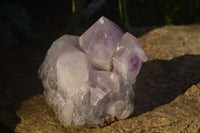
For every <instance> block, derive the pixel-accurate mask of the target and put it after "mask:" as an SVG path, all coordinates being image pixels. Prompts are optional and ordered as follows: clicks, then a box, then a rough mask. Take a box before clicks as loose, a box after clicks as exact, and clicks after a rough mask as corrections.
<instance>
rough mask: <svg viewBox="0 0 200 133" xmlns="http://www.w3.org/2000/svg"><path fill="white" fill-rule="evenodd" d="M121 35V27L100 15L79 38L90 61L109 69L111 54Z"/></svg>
mask: <svg viewBox="0 0 200 133" xmlns="http://www.w3.org/2000/svg"><path fill="white" fill-rule="evenodd" d="M122 36H123V32H122V31H121V29H120V28H119V27H118V26H117V25H116V24H114V23H113V22H111V21H110V20H108V19H107V18H105V17H101V18H100V19H99V20H98V21H97V22H96V23H95V24H94V25H92V26H91V27H90V28H89V29H88V30H87V31H86V32H85V33H83V34H82V35H81V36H80V38H79V41H80V46H81V48H82V49H83V50H84V51H85V52H86V53H87V54H88V56H90V61H91V63H92V64H93V65H94V66H95V67H97V68H99V69H104V70H107V71H109V70H110V68H111V64H112V55H113V53H114V51H115V49H116V47H117V44H118V42H119V41H120V39H121V37H122Z"/></svg>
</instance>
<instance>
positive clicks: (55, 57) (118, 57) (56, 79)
mask: <svg viewBox="0 0 200 133" xmlns="http://www.w3.org/2000/svg"><path fill="white" fill-rule="evenodd" d="M145 60H146V55H145V53H144V51H143V49H142V45H141V43H140V42H139V41H138V40H137V39H136V38H135V37H134V36H133V35H131V34H129V33H125V34H124V33H123V32H122V31H121V30H120V28H119V27H118V26H117V25H116V24H114V23H113V22H111V21H110V20H108V19H107V18H105V17H101V18H100V19H99V20H98V21H97V22H96V23H95V24H94V25H92V26H91V27H90V28H89V29H88V30H87V31H86V32H85V33H83V34H82V35H81V36H80V37H78V36H71V35H64V36H62V37H60V38H59V39H58V40H56V41H55V42H53V44H52V46H51V47H50V49H49V50H48V52H47V55H46V57H45V60H44V62H43V64H42V65H41V67H40V69H39V77H40V79H41V80H42V83H43V86H44V95H45V98H46V100H47V102H48V104H49V105H50V106H51V107H52V108H53V109H54V111H55V113H56V115H57V117H58V119H59V120H60V121H62V122H63V123H65V124H67V125H71V126H83V125H96V124H100V125H104V123H105V120H108V119H109V121H114V120H115V118H118V119H125V118H127V117H128V116H130V115H131V114H132V113H133V110H134V99H133V98H134V92H133V89H132V85H133V84H134V83H135V81H136V76H137V75H138V73H139V70H140V68H141V66H142V62H143V61H145Z"/></svg>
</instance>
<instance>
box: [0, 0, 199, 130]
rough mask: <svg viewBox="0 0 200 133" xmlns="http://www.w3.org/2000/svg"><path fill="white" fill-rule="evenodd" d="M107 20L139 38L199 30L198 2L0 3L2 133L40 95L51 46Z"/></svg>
mask: <svg viewBox="0 0 200 133" xmlns="http://www.w3.org/2000/svg"><path fill="white" fill-rule="evenodd" d="M101 16H105V17H107V18H109V19H110V20H112V21H113V22H115V23H116V24H118V25H119V26H120V27H121V28H122V29H123V30H124V31H129V32H131V33H132V34H134V35H135V36H137V37H140V36H142V35H143V34H145V33H147V32H148V31H150V30H152V29H154V28H158V27H161V26H164V25H189V24H200V1H199V0H167V1H166V0H48V1H47V0H32V1H31V0H1V1H0V131H3V132H6V133H8V132H13V131H14V129H15V127H16V125H17V124H18V123H19V122H20V119H19V118H18V117H17V115H16V112H17V110H19V109H20V107H21V104H22V102H23V101H24V100H27V99H28V98H30V97H31V96H33V95H36V94H38V93H40V94H41V93H42V91H43V90H42V85H41V81H40V80H39V79H38V75H37V70H38V68H39V66H40V64H41V63H42V61H43V59H44V57H45V54H46V51H47V49H48V48H49V47H50V46H51V44H52V42H53V41H54V40H56V39H57V38H59V37H60V36H62V35H64V34H72V35H81V34H82V33H83V32H84V31H85V30H86V29H87V28H89V27H90V26H91V25H92V24H93V23H94V22H95V21H96V20H97V19H98V18H100V17H101Z"/></svg>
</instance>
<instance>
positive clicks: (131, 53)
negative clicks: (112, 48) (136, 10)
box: [113, 33, 147, 84]
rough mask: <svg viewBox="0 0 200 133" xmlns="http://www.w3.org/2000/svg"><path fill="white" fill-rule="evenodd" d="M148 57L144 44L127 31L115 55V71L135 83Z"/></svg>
mask: <svg viewBox="0 0 200 133" xmlns="http://www.w3.org/2000/svg"><path fill="white" fill-rule="evenodd" d="M146 59H147V57H146V55H145V53H144V51H143V49H142V44H141V43H140V42H139V41H138V40H137V38H135V37H134V36H133V35H131V34H130V33H125V34H124V35H123V37H122V39H121V41H120V43H119V45H118V47H117V49H116V52H115V54H114V57H113V65H114V71H115V72H117V73H119V74H121V75H122V76H123V77H124V78H125V79H127V80H130V81H131V83H132V84H133V83H134V82H135V80H136V76H137V75H138V73H139V70H140V68H141V66H142V62H143V61H146Z"/></svg>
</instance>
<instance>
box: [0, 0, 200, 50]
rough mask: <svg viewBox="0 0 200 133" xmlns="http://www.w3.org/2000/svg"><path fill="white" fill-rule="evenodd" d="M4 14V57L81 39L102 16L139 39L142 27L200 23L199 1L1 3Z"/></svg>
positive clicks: (0, 45) (0, 35) (0, 18)
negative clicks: (63, 37)
mask: <svg viewBox="0 0 200 133" xmlns="http://www.w3.org/2000/svg"><path fill="white" fill-rule="evenodd" d="M0 11H1V12H0V53H6V52H8V51H9V50H10V49H12V48H13V47H16V46H18V45H22V44H26V45H30V44H33V45H36V44H39V45H40V46H47V47H49V45H50V44H51V42H52V41H53V40H55V39H56V38H58V37H59V36H61V35H63V34H74V35H80V34H81V33H83V32H84V31H85V30H86V29H87V28H88V27H89V26H90V25H92V24H93V23H94V22H95V21H96V20H97V19H98V18H99V17H101V16H105V17H108V18H109V19H111V20H112V21H114V22H115V23H117V24H118V25H119V26H120V27H121V28H123V29H124V31H129V32H133V33H135V34H136V36H140V35H142V33H138V32H137V29H138V28H140V29H141V27H142V28H143V29H144V30H147V31H148V29H152V28H153V27H159V26H163V25H186V24H199V23H200V1H199V0H184V1H179V0H168V1H165V0H112V1H111V0H48V1H45V0H40V1H38V0H33V1H30V0H1V2H0ZM134 29H135V30H134ZM141 32H142V31H141ZM45 39H47V40H48V42H47V43H48V44H42V45H41V41H44V42H45V43H46V41H47V40H46V41H45ZM39 42H40V43H39Z"/></svg>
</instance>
